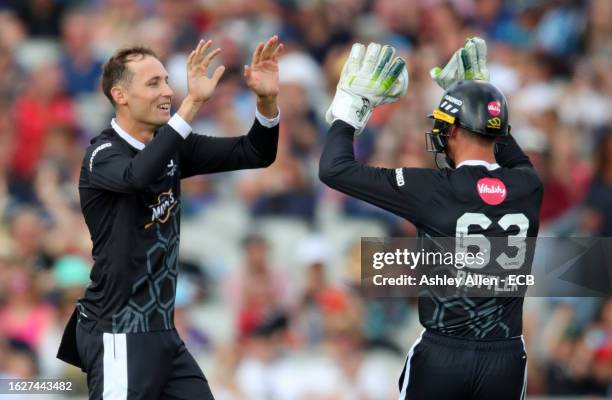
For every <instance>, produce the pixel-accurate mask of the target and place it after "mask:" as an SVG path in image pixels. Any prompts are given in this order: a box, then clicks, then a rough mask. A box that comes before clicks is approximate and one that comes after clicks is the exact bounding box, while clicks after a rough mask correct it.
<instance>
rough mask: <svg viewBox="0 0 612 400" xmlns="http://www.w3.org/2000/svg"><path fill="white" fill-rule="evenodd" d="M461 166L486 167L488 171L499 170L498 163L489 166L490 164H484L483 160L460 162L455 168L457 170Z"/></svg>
mask: <svg viewBox="0 0 612 400" xmlns="http://www.w3.org/2000/svg"><path fill="white" fill-rule="evenodd" d="M463 165H468V166H482V167H486V168H487V169H488V170H489V171H493V170H494V169H497V168H499V164H498V163H494V164H491V163H488V162H486V161H485V160H465V161H462V162H460V163H459V165H457V167H456V168H459V167H461V166H463ZM456 168H455V169H456Z"/></svg>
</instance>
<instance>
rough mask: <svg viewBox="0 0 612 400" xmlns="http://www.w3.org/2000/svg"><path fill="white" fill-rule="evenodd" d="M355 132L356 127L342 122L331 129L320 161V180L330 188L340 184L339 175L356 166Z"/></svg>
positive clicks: (337, 122) (339, 121)
mask: <svg viewBox="0 0 612 400" xmlns="http://www.w3.org/2000/svg"><path fill="white" fill-rule="evenodd" d="M354 132H355V128H354V127H352V126H351V125H349V124H348V123H346V122H344V121H341V120H338V121H336V122H334V123H333V125H332V126H331V128H330V129H329V132H328V134H327V137H326V139H325V145H324V146H323V153H322V154H321V160H320V161H319V179H320V180H321V181H322V182H323V183H325V184H326V185H328V186H330V187H335V186H336V185H337V184H338V179H337V177H338V175H340V174H341V173H342V172H345V171H346V170H347V168H350V166H351V165H353V164H356V161H355V154H354V151H353V134H354Z"/></svg>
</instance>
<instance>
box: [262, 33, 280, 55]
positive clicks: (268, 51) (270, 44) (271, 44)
mask: <svg viewBox="0 0 612 400" xmlns="http://www.w3.org/2000/svg"><path fill="white" fill-rule="evenodd" d="M277 42H278V37H276V36H272V37H271V38H270V39H268V41H267V42H266V45H265V46H264V48H263V51H262V52H261V59H262V60H268V59H270V58H271V57H272V53H273V52H274V49H275V48H276V44H277Z"/></svg>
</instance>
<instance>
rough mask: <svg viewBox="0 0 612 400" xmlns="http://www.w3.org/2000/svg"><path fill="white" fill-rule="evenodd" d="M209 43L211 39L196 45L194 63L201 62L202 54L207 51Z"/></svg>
mask: <svg viewBox="0 0 612 400" xmlns="http://www.w3.org/2000/svg"><path fill="white" fill-rule="evenodd" d="M211 44H212V40H207V41H205V42H201V45H200V46H198V49H197V50H196V57H195V60H194V61H195V62H196V64H201V63H202V60H203V59H204V55H205V54H206V51H208V48H209V47H210V45H211Z"/></svg>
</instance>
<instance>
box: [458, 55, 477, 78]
mask: <svg viewBox="0 0 612 400" xmlns="http://www.w3.org/2000/svg"><path fill="white" fill-rule="evenodd" d="M459 56H460V57H461V63H460V65H462V66H463V72H464V73H463V76H464V78H463V79H468V80H470V79H474V69H473V68H472V64H471V63H470V58H469V56H468V52H467V50H466V49H465V47H464V48H462V49H461V54H460V55H459Z"/></svg>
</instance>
